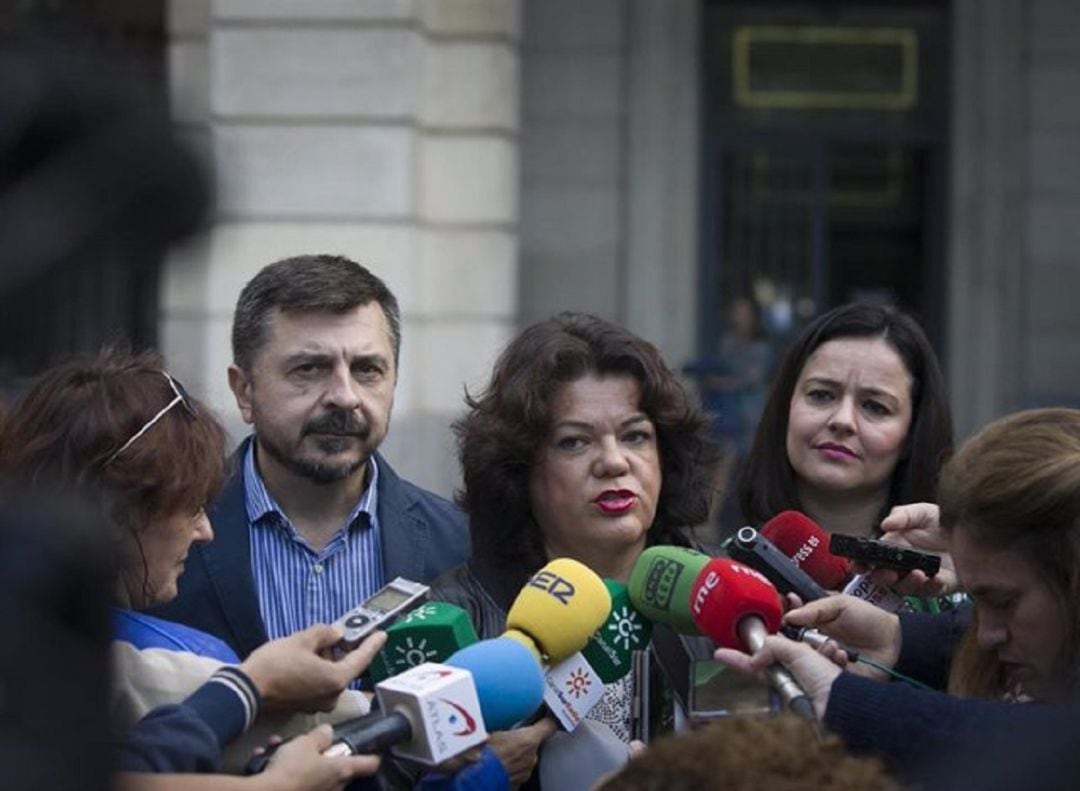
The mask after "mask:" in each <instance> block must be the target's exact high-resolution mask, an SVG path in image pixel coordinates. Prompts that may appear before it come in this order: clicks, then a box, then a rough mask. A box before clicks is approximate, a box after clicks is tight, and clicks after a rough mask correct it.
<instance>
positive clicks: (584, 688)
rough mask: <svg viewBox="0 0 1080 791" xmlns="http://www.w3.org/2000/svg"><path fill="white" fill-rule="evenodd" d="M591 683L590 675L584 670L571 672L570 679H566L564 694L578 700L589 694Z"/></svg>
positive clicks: (579, 669)
mask: <svg viewBox="0 0 1080 791" xmlns="http://www.w3.org/2000/svg"><path fill="white" fill-rule="evenodd" d="M592 683H593V682H592V674H591V673H589V671H588V670H586V669H585V668H578V669H577V670H572V671H571V672H570V677H569V678H567V679H566V692H567V694H569V695H573V696H574V697H575V698H580V697H582V696H584V695H588V694H589V687H591V686H592Z"/></svg>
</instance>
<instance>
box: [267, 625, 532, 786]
mask: <svg viewBox="0 0 1080 791" xmlns="http://www.w3.org/2000/svg"><path fill="white" fill-rule="evenodd" d="M543 683H544V682H543V674H542V672H541V670H540V666H539V665H538V664H537V663H536V661H535V659H534V658H533V655H532V653H531V651H529V650H528V649H527V648H526V647H524V646H522V645H521V644H520V643H519V642H517V641H514V640H509V639H505V638H495V639H493V640H484V641H481V642H478V643H476V644H474V645H472V646H468V647H467V648H465V649H462V650H461V651H458V652H457V653H456V654H455V655H454V656H452V657H450V659H449V661H448V662H447V663H446V664H437V663H434V662H425V663H424V664H421V665H418V666H416V667H414V668H410V669H409V670H406V671H405V672H404V673H400V674H398V675H396V676H393V677H392V678H388V679H385V680H384V681H381V682H379V683H378V684H377V685H376V686H375V695H376V697H377V698H378V700H379V708H380V710H379V711H376V712H372V713H370V714H367V715H365V716H363V717H357V718H355V719H352V720H347V721H345V722H341V723H338V724H337V725H335V726H334V737H333V741H332V742H331V744H330V746H329V747H327V748H326V749H325V750H324V751H323V755H327V756H338V755H356V754H359V753H373V752H382V751H385V750H387V749H391V750H392V751H393V753H394V754H395V755H397V756H399V757H402V758H408V759H410V760H413V761H417V762H419V763H422V764H425V765H428V766H434V765H436V764H440V763H442V762H443V761H446V760H448V759H450V758H453V757H455V756H457V755H460V754H461V753H463V752H465V751H466V750H469V749H471V748H472V747H475V746H477V745H479V744H483V743H484V742H485V741H486V740H487V736H488V733H487V730H486V727H485V725H486V724H487V723H488V721H489V720H488V719H485V714H486V715H487V716H488V717H489V718H490V722H491V723H492V724H491V725H490V726H489V727H492V728H499V727H501V728H503V729H505V728H508V727H510V726H511V725H513V724H514V723H517V722H520V721H521V720H523V719H525V718H526V717H528V716H529V715H531V714H532V713H533V712H534V711H536V709H537V708H538V707H539V706H540V703H541V700H542V695H543ZM276 749H277V746H276V745H275V746H274V747H270V748H268V749H267V750H266V752H264V753H263V754H261V755H257V756H255V757H253V758H252V759H251V761H249V763H248V766H247V768H246V771H247V773H248V774H255V773H257V772H261V771H263V770H264V769H265V768H266V766H267V764H268V763H269V762H270V759H271V757H272V756H273V754H274V752H275V751H276Z"/></svg>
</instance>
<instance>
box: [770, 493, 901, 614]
mask: <svg viewBox="0 0 1080 791" xmlns="http://www.w3.org/2000/svg"><path fill="white" fill-rule="evenodd" d="M774 523H775V526H772V525H773V524H774ZM761 532H762V533H764V534H765V535H767V536H769V537H770V540H772V541H773V543H775V544H776V546H777V548H778V549H780V551H782V552H784V553H785V554H787V555H788V556H789V557H791V558H792V561H793V562H794V560H795V558H796V557H798V558H800V560H799V563H798V565H799V566H800V567H801V568H803V570H804V571H806V573H807V574H809V575H810V576H811V577H813V578H814V579H815V580H816V581H817V582H818V583H820V584H821V585H823V586H824V587H826V588H828V589H829V590H836V589H837V588H840V587H841V586H842V585H844V582H846V581H847V580H848V579H849V576H850V569H851V564H850V562H849V561H848V560H847V558H841V557H839V556H838V555H834V554H832V553H831V552H830V551H829V534H828V533H826V532H825V531H824V530H823V529H822V528H821V527H820V526H819V525H818V524H817V522H815V521H814V520H813V519H811V518H810V517H808V516H806V514H801V513H799V512H798V511H784V512H783V513H780V514H777V515H776V516H774V517H773V518H772V519H770V520H769V522H768V523H767V524H766V525H765V526H764V527H762V528H761ZM841 568H844V569H846V571H845V572H844V574H843V575H842V576H841V575H840V574H839V570H840V569H841ZM841 592H842V593H845V594H847V595H848V596H854V597H855V598H856V599H863V600H865V601H868V602H870V603H871V604H874V605H876V606H878V607H880V608H881V609H883V610H886V611H888V612H899V611H901V610H908V609H910V608H909V607H908V606H907V603H906V602H905V601H904V598H903V597H902V596H898V595H897V594H895V593H894V592H893V591H891V590H889V589H888V588H886V587H885V586H884V585H877V584H875V583H874V582H873V581H871V579H870V577H869V575H867V574H859V575H858V576H856V577H854V578H851V581H850V582H848V583H847V585H846V586H844V587H843V588H842V590H841Z"/></svg>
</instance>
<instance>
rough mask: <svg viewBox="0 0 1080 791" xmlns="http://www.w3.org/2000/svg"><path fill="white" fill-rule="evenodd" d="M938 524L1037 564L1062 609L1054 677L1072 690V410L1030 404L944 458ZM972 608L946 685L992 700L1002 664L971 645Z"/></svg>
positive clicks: (1079, 571) (1077, 430)
mask: <svg viewBox="0 0 1080 791" xmlns="http://www.w3.org/2000/svg"><path fill="white" fill-rule="evenodd" d="M940 495H941V496H940V506H941V516H940V519H941V527H942V529H943V530H944V531H945V532H946V533H947V534H950V535H951V534H952V533H953V532H954V531H956V530H963V531H964V534H965V536H967V537H969V538H970V541H971V543H972V544H973V545H977V546H979V547H983V548H985V549H986V550H988V551H995V552H998V551H1007V552H1010V553H1015V554H1016V555H1017V556H1018V557H1021V558H1024V559H1025V560H1026V561H1027V562H1028V563H1030V564H1031V565H1032V566H1033V567H1034V568H1036V569H1038V572H1039V577H1040V578H1041V579H1043V580H1045V581H1046V582H1047V583H1048V584H1049V586H1050V588H1051V589H1052V590H1053V591H1054V594H1055V595H1056V598H1057V600H1058V604H1059V606H1060V607H1061V611H1062V612H1064V613H1066V614H1067V619H1066V630H1065V633H1064V634H1062V635H1061V649H1060V666H1061V667H1062V668H1065V669H1066V671H1065V672H1066V673H1071V674H1072V675H1071V677H1069V678H1064V679H1062V681H1063V682H1064V685H1065V686H1071V687H1072V691H1073V692H1074V693H1075V691H1076V689H1077V682H1078V679H1077V678H1076V675H1077V674H1078V671H1077V669H1076V668H1077V662H1078V661H1080V410H1076V409H1062V408H1055V409H1032V410H1027V411H1024V412H1017V413H1016V414H1013V415H1008V416H1006V417H1003V418H1000V419H998V420H995V421H994V422H993V423H990V424H989V425H987V426H986V427H985V428H983V429H982V430H981V431H979V432H978V433H977V434H976V435H975V436H973V437H972V438H971V439H969V440H968V441H967V442H966V443H964V445H963V447H961V448H960V450H959V451H958V452H957V454H956V456H955V457H954V458H953V459H952V460H951V461H950V462H949V463H948V464H947V465H945V469H944V470H942V473H941V486H940ZM977 630H978V610H977V609H976V613H975V617H974V619H973V621H972V624H971V626H970V627H969V628H968V632H967V634H966V635H965V637H964V639H963V640H962V641H961V644H960V647H959V648H958V649H957V651H956V653H955V655H954V658H953V665H952V670H951V672H950V676H949V689H950V691H952V692H955V693H956V694H960V695H965V696H971V697H987V698H1000V697H1001V696H1002V695H1003V694H1004V693H1005V689H1004V687H1003V684H1002V678H1001V672H1000V669H1001V667H1000V663H999V662H998V660H997V655H996V653H995V652H993V651H987V650H985V649H983V648H981V647H980V646H979V645H978V641H977V640H976V634H977Z"/></svg>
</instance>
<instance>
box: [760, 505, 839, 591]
mask: <svg viewBox="0 0 1080 791" xmlns="http://www.w3.org/2000/svg"><path fill="white" fill-rule="evenodd" d="M761 534H762V535H763V536H765V538H767V539H769V540H770V541H772V542H773V545H774V546H775V547H776V548H777V549H779V550H780V551H781V552H783V553H784V554H785V555H787V556H788V557H789V558H791V562H792V563H794V564H795V565H796V566H798V567H799V568H801V569H802V570H803V571H805V572H806V573H807V574H808V575H809V576H810V577H812V578H813V580H814V582H816V583H817V584H818V585H820V586H821V587H823V588H825V589H826V590H830V591H836V590H840V589H841V588H843V587H844V585H845V584H846V583H847V581H848V580H849V579H850V578H851V563H850V562H849V561H848V559H847V558H843V557H840V556H839V555H834V554H833V553H832V552H830V551H829V534H828V533H826V532H825V530H824V529H822V527H821V526H820V525H818V523H817V522H815V521H814V520H813V519H811V518H810V517H808V516H807V515H806V514H802V513H799V512H798V511H783V512H782V513H779V514H777V515H776V516H774V517H773V518H772V519H770V520H769V521H768V522H766V523H765V524H764V525H762V528H761Z"/></svg>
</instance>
